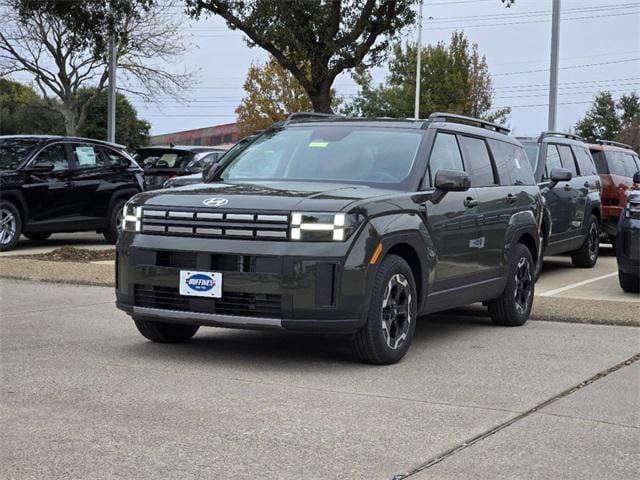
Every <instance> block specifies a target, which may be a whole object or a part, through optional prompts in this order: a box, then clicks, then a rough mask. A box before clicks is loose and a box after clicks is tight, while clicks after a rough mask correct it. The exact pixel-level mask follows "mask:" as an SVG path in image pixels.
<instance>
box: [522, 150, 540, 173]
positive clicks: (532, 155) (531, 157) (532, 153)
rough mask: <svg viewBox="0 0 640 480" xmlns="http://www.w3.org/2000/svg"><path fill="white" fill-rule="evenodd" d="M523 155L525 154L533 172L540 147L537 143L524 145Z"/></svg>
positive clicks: (536, 164)
mask: <svg viewBox="0 0 640 480" xmlns="http://www.w3.org/2000/svg"><path fill="white" fill-rule="evenodd" d="M523 147H524V153H526V154H527V158H528V159H529V163H530V164H531V169H532V170H533V171H534V172H535V171H536V168H537V167H538V152H539V151H540V145H538V144H537V143H524V144H523Z"/></svg>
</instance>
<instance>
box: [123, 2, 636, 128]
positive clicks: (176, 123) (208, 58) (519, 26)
mask: <svg viewBox="0 0 640 480" xmlns="http://www.w3.org/2000/svg"><path fill="white" fill-rule="evenodd" d="M176 14H180V12H179V10H176ZM424 16H425V19H426V18H428V17H433V19H431V20H426V21H425V23H424V28H423V37H422V42H423V44H425V45H426V44H427V43H434V42H437V41H439V40H444V41H448V39H449V38H450V36H451V32H452V31H454V30H464V31H465V32H466V33H467V35H468V37H469V39H470V40H471V42H475V43H478V45H479V49H480V52H481V53H482V54H484V55H486V57H487V62H488V64H489V70H490V72H491V74H492V76H493V79H494V86H495V100H494V105H495V106H507V105H509V106H512V107H513V112H512V115H511V117H510V121H509V123H510V126H511V128H512V129H513V130H514V133H516V134H519V135H522V134H535V133H537V132H540V131H541V130H544V129H546V125H547V103H548V84H549V51H550V43H551V0H517V1H516V3H515V5H514V6H512V7H511V8H505V7H504V6H503V5H502V3H501V2H500V0H425V1H424ZM561 18H562V22H561V31H560V74H559V83H560V87H559V88H560V90H559V91H560V96H559V100H558V103H559V106H558V128H559V129H561V130H567V129H570V128H572V127H573V126H574V125H575V123H576V121H577V120H578V119H579V118H581V117H582V116H583V115H584V113H585V111H586V110H587V108H588V107H589V104H590V102H591V100H592V99H593V96H594V94H595V93H596V92H597V91H599V90H604V89H606V90H610V91H611V92H612V93H613V94H614V95H615V96H616V97H619V96H620V95H622V94H623V93H625V92H631V91H633V90H636V91H640V0H562V17H561ZM189 25H190V28H189V32H191V33H190V35H191V37H190V41H191V42H192V43H193V48H191V49H190V50H189V52H188V53H187V54H186V55H185V57H184V59H183V64H184V67H185V68H187V69H189V70H197V71H198V77H199V80H200V83H199V85H198V86H197V87H196V88H195V89H194V90H192V91H191V92H190V93H189V94H188V97H189V102H188V103H187V104H185V105H181V104H179V103H176V102H175V101H174V100H171V99H164V100H163V101H162V102H161V103H158V104H147V105H145V104H144V103H143V102H142V101H141V100H137V99H133V102H134V103H135V105H136V107H137V108H138V109H139V111H140V115H141V117H143V118H145V119H147V120H148V121H149V122H150V123H151V125H152V129H151V132H152V134H160V133H168V132H174V131H178V130H187V129H191V128H198V127H205V126H211V125H216V124H220V123H229V122H233V121H234V120H235V114H234V110H235V108H236V106H237V105H238V103H239V102H240V100H241V99H242V94H243V90H242V83H243V81H244V78H245V75H246V72H247V68H248V67H249V66H250V64H251V63H252V62H264V61H265V59H266V54H265V52H264V51H263V50H262V49H260V48H259V47H254V48H249V47H247V46H246V44H245V43H244V41H243V35H242V34H241V33H238V32H231V31H230V30H228V29H227V28H226V26H225V23H224V22H223V21H222V20H221V19H220V18H218V17H209V18H203V19H201V20H199V21H190V22H189ZM415 36H416V31H415V29H414V30H413V31H411V32H408V36H407V39H410V40H415ZM373 73H374V79H376V80H377V81H382V80H383V79H384V76H385V70H384V69H382V68H380V69H376V70H375V71H374V72H373ZM335 87H336V90H337V92H338V94H339V95H341V96H343V97H345V98H349V97H350V96H353V95H354V94H355V93H356V92H357V87H356V86H355V85H354V83H353V82H352V81H351V79H350V76H349V75H348V74H347V75H342V76H340V77H338V78H337V79H336V83H335Z"/></svg>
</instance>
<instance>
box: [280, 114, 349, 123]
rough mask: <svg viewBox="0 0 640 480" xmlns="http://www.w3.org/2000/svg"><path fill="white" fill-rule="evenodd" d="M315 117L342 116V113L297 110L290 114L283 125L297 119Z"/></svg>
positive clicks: (311, 118)
mask: <svg viewBox="0 0 640 480" xmlns="http://www.w3.org/2000/svg"><path fill="white" fill-rule="evenodd" d="M314 118H341V115H335V114H333V113H320V112H295V113H291V114H289V116H288V117H287V118H286V119H285V121H284V124H283V125H288V124H289V123H291V122H293V121H295V120H313V119H314Z"/></svg>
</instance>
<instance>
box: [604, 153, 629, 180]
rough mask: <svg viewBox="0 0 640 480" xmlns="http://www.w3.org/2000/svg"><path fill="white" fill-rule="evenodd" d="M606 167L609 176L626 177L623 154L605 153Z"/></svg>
mask: <svg viewBox="0 0 640 480" xmlns="http://www.w3.org/2000/svg"><path fill="white" fill-rule="evenodd" d="M605 156H606V157H607V166H608V167H609V173H610V174H611V175H620V176H622V177H626V176H627V166H626V165H625V158H624V157H625V154H624V153H621V152H605Z"/></svg>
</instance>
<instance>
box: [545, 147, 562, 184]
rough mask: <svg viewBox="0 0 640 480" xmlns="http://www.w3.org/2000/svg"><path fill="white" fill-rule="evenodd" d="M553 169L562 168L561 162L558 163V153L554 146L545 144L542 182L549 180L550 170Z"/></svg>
mask: <svg viewBox="0 0 640 480" xmlns="http://www.w3.org/2000/svg"><path fill="white" fill-rule="evenodd" d="M554 168H562V162H560V153H559V152H558V149H557V148H556V146H555V145H553V144H552V143H549V144H547V159H546V160H545V164H544V176H543V177H542V178H543V179H544V180H549V179H550V178H551V170H553V169H554Z"/></svg>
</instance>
